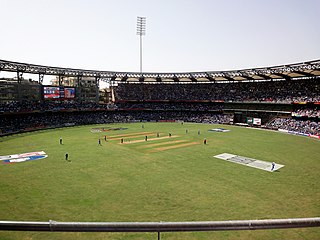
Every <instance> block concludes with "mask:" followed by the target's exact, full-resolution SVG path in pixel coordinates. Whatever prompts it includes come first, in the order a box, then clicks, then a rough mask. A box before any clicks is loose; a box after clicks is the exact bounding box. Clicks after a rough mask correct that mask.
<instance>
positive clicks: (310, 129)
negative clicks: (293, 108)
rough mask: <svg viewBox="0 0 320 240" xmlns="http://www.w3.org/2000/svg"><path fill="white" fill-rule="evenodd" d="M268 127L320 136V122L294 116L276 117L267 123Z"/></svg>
mask: <svg viewBox="0 0 320 240" xmlns="http://www.w3.org/2000/svg"><path fill="white" fill-rule="evenodd" d="M267 127H268V128H271V129H283V130H287V131H293V132H297V133H302V134H312V135H317V136H320V123H319V122H314V121H310V120H307V121H301V120H296V119H292V118H275V119H274V120H273V121H271V122H270V123H268V124H267Z"/></svg>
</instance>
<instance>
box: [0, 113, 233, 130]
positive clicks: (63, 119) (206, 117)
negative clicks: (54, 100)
mask: <svg viewBox="0 0 320 240" xmlns="http://www.w3.org/2000/svg"><path fill="white" fill-rule="evenodd" d="M230 119H232V116H230V115H223V114H214V113H212V114H209V113H199V112H189V111H95V112H90V111H87V112H43V113H30V114H13V115H6V116H2V117H0V134H10V133H16V132H23V131H31V130H35V129H45V128H54V127H64V126H76V125H84V124H104V123H115V122H140V121H170V122H171V121H186V122H197V123H202V122H203V123H229V121H230Z"/></svg>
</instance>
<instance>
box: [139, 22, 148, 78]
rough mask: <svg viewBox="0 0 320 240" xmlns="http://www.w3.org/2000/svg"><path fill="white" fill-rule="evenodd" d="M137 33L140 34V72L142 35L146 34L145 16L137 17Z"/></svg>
mask: <svg viewBox="0 0 320 240" xmlns="http://www.w3.org/2000/svg"><path fill="white" fill-rule="evenodd" d="M137 35H139V36H140V72H141V73H142V36H144V35H146V17H137Z"/></svg>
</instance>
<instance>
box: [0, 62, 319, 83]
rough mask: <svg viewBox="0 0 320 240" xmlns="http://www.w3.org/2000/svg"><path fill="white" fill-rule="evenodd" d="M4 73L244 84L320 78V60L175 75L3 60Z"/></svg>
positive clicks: (138, 80) (104, 79)
mask: <svg viewBox="0 0 320 240" xmlns="http://www.w3.org/2000/svg"><path fill="white" fill-rule="evenodd" d="M0 71H6V72H17V75H18V78H19V76H22V74H23V73H31V74H39V79H43V76H44V75H55V76H60V77H78V78H79V79H81V78H82V77H95V78H97V79H99V80H102V81H119V82H150V83H151V82H164V83H165V82H230V81H231V82H241V81H263V80H283V79H285V80H292V79H301V78H315V77H320V60H314V61H308V62H301V63H295V64H286V65H281V66H273V67H261V68H250V69H241V70H230V71H205V72H171V73H156V72H142V73H140V72H115V71H97V70H85V69H73V68H62V67H51V66H43V65H35V64H29V63H20V62H11V61H6V60H0Z"/></svg>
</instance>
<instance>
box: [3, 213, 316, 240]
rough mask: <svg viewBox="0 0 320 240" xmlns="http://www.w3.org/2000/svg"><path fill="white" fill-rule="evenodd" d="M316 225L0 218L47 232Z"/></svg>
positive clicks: (14, 226) (311, 223) (16, 227)
mask: <svg viewBox="0 0 320 240" xmlns="http://www.w3.org/2000/svg"><path fill="white" fill-rule="evenodd" d="M307 227H320V217H315V218H291V219H265V220H232V221H204V222H57V221H53V220H50V221H48V222H27V221H0V230H5V231H48V232H155V233H158V239H160V233H161V232H190V231H228V230H258V229H280V228H307Z"/></svg>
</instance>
